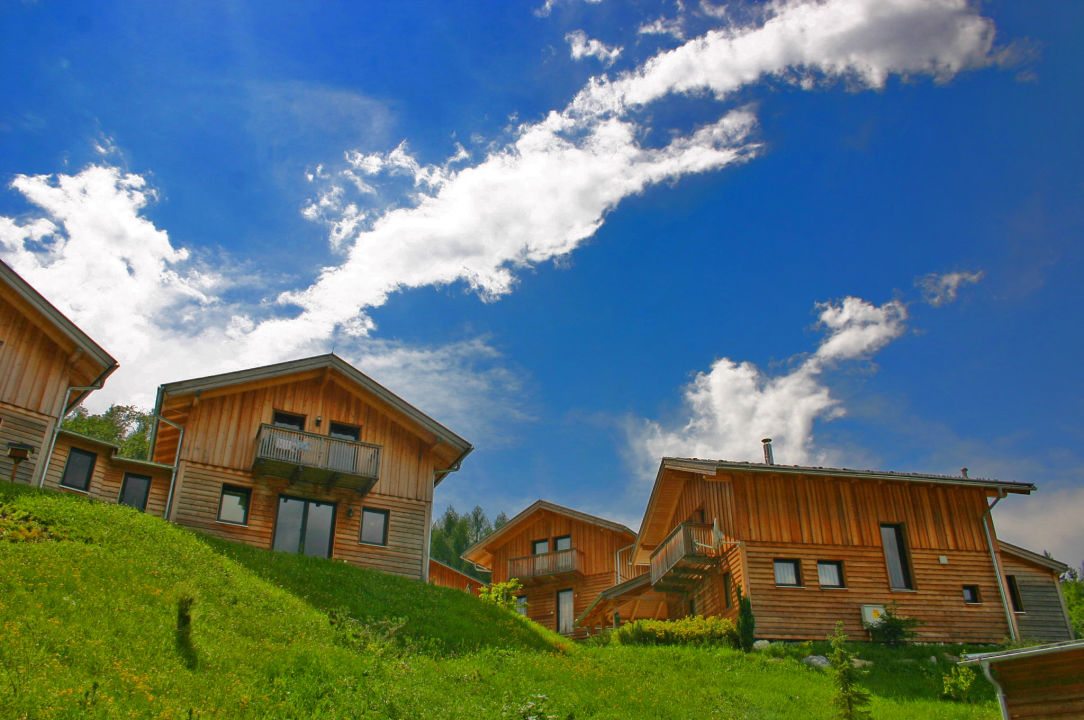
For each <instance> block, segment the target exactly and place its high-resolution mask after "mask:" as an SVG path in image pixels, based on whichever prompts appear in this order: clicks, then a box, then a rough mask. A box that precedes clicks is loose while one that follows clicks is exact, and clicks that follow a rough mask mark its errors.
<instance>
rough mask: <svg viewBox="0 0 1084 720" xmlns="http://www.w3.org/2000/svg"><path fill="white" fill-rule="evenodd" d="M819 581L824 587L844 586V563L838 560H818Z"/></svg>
mask: <svg viewBox="0 0 1084 720" xmlns="http://www.w3.org/2000/svg"><path fill="white" fill-rule="evenodd" d="M817 582H818V583H819V584H820V586H821V587H822V588H841V587H843V563H842V562H839V561H838V560H818V561H817Z"/></svg>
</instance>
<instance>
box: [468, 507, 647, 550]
mask: <svg viewBox="0 0 1084 720" xmlns="http://www.w3.org/2000/svg"><path fill="white" fill-rule="evenodd" d="M539 510H549V511H550V512H555V513H558V514H560V515H565V516H567V517H571V518H573V519H576V520H581V521H583V522H587V523H591V524H592V525H599V526H600V527H604V528H607V529H609V530H613V531H614V532H620V533H627V534H629V535H632V536H633V537H634V538H635V537H636V533H635V532H633V531H632V529H631V528H629V527H627V526H625V525H622V524H621V523H616V522H614V521H613V520H607V519H606V518H601V517H599V516H598V515H591V514H590V513H585V512H583V511H581V510H573V509H572V508H570V507H565V506H564V505H558V504H557V503H552V502H550V501H548V500H542V499H541V498H539V499H538V500H535V501H534V502H533V503H531V504H530V505H528V506H527V507H525V508H524V509H523V510H521V511H519V512H518V513H516V515H515V516H514V517H513V518H512V519H511V520H509V521H508V522H506V523H505V524H504V525H501V526H500V527H499V528H497V529H496V530H494V531H493V532H491V533H490V534H489V535H486V536H485V537H484V538H482V539H481V540H479V541H478V542H476V543H475V544H474V545H471V546H470V547H469V548H467V549H466V550H464V551H463V552H462V554H460V557H461V558H463V559H464V560H467V561H468V562H473V560H470V557H469V556H470V555H472V554H474V553H475V552H477V551H478V550H481V549H482V548H484V547H485V546H486V545H489V544H491V543H492V541H493V540H495V539H497V538H499V537H501V536H503V535H505V534H506V533H507V532H508V531H509V530H511V528H513V527H515V526H516V525H518V524H520V523H521V522H523V521H524V520H526V519H527V518H528V517H529V516H530V515H532V514H534V513H535V512H537V511H539Z"/></svg>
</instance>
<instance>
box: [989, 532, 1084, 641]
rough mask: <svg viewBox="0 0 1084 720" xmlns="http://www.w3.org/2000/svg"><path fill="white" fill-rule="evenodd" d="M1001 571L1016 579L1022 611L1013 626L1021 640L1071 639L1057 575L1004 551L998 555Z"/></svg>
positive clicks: (1070, 630) (1071, 635)
mask: <svg viewBox="0 0 1084 720" xmlns="http://www.w3.org/2000/svg"><path fill="white" fill-rule="evenodd" d="M1001 569H1002V572H1003V573H1004V574H1005V576H1006V577H1007V576H1009V575H1012V576H1013V577H1015V578H1016V586H1017V588H1018V589H1019V591H1020V601H1021V603H1022V604H1023V611H1022V612H1017V613H1016V624H1017V626H1018V627H1019V628H1020V635H1021V636H1022V637H1023V638H1024V639H1026V640H1039V641H1042V642H1057V641H1060V640H1072V639H1073V633H1072V628H1071V627H1070V626H1069V625H1068V623H1067V622H1066V618H1065V609H1064V606H1063V605H1062V598H1061V589H1060V587H1059V585H1058V575H1057V573H1055V572H1054V571H1053V570H1050V569H1048V568H1044V567H1039V566H1037V565H1033V564H1031V563H1028V562H1025V561H1023V560H1021V559H1019V558H1016V557H1013V556H1012V555H1009V554H1008V553H1005V552H1002V553H1001ZM1006 582H1008V581H1007V580H1006Z"/></svg>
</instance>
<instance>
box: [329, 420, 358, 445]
mask: <svg viewBox="0 0 1084 720" xmlns="http://www.w3.org/2000/svg"><path fill="white" fill-rule="evenodd" d="M327 436H328V437H329V438H335V439H336V440H352V441H354V442H357V441H358V439H359V438H360V437H361V428H359V427H358V426H357V425H347V424H346V423H337V422H333V423H331V424H330V425H329V426H328V428H327Z"/></svg>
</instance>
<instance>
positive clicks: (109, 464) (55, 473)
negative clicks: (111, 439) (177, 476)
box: [45, 433, 172, 517]
mask: <svg viewBox="0 0 1084 720" xmlns="http://www.w3.org/2000/svg"><path fill="white" fill-rule="evenodd" d="M73 447H74V448H79V449H80V450H85V451H86V452H91V453H94V455H95V461H94V471H93V474H92V475H91V479H90V485H89V486H88V488H87V491H86V492H83V491H81V490H75V489H72V488H67V487H64V486H63V485H61V484H60V479H61V478H62V477H63V476H64V467H65V466H66V465H67V462H68V455H69V454H70V453H71V449H72V448H73ZM127 473H131V474H133V475H145V476H148V477H150V478H151V486H150V490H149V491H148V492H147V508H146V512H147V513H149V514H151V515H157V516H159V517H162V516H163V515H164V513H165V510H166V497H167V495H168V494H169V482H170V477H171V475H172V473H171V471H170V470H169V469H166V468H155V467H147V466H145V465H141V464H138V463H133V462H130V461H125V460H124V459H123V458H114V457H113V447H112V446H111V445H108V444H105V443H100V442H96V441H94V440H89V439H83V438H78V437H73V436H71V435H67V434H64V433H61V434H60V435H58V436H57V439H56V446H55V447H54V448H53V456H52V459H51V460H50V461H49V469H48V470H47V471H46V475H45V487H48V488H53V489H54V490H60V491H62V492H70V493H75V494H77V495H86V496H88V497H91V498H93V499H95V500H102V501H104V502H111V503H116V502H117V501H118V500H119V499H120V491H121V487H122V486H123V484H124V476H125V474H127Z"/></svg>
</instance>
